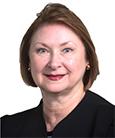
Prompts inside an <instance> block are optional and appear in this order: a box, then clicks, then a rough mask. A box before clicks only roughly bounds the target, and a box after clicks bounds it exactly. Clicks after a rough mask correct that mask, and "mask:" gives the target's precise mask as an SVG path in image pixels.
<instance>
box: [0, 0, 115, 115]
mask: <svg viewBox="0 0 115 138" xmlns="http://www.w3.org/2000/svg"><path fill="white" fill-rule="evenodd" d="M49 2H59V3H62V4H65V5H66V6H67V7H69V8H70V9H71V10H72V11H74V12H75V13H76V15H78V16H79V17H80V18H81V20H82V21H83V22H84V24H85V25H86V27H87V28H88V30H89V33H90V35H91V38H92V40H93V42H94V45H95V47H96V52H97V55H98V59H99V65H100V75H99V76H98V78H97V80H96V81H95V82H94V84H93V86H92V87H91V90H92V91H94V92H95V93H97V94H99V95H101V96H102V97H104V98H105V99H107V100H108V101H109V102H111V103H113V104H115V80H114V78H115V1H114V0H1V1H0V116H3V115H6V114H14V113H17V112H21V111H24V110H27V109H30V108H33V107H35V106H37V105H38V104H39V101H40V99H41V93H40V90H39V88H32V87H30V86H27V85H25V84H24V82H23V81H22V78H21V75H20V68H19V47H20V43H21V40H22V37H23V35H24V34H25V32H26V30H27V29H28V27H29V26H30V25H31V23H32V22H33V21H34V19H35V18H36V13H39V12H40V11H41V10H42V9H43V8H44V6H45V5H46V4H47V3H49Z"/></svg>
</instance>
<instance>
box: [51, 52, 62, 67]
mask: <svg viewBox="0 0 115 138" xmlns="http://www.w3.org/2000/svg"><path fill="white" fill-rule="evenodd" d="M61 66H62V64H61V57H60V55H59V54H58V53H53V54H52V55H51V56H50V59H49V62H48V67H49V68H50V69H52V70H56V69H58V68H60V67H61Z"/></svg>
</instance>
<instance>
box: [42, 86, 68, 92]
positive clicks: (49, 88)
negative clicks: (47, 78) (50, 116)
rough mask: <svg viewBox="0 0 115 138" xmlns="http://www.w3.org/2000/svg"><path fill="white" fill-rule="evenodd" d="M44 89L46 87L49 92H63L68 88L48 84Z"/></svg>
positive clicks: (45, 89)
mask: <svg viewBox="0 0 115 138" xmlns="http://www.w3.org/2000/svg"><path fill="white" fill-rule="evenodd" d="M43 89H44V91H47V92H49V93H61V92H63V91H65V90H66V88H65V87H62V86H52V87H51V86H50V87H49V86H48V87H45V88H43Z"/></svg>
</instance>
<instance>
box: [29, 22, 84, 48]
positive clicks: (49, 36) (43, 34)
mask: <svg viewBox="0 0 115 138" xmlns="http://www.w3.org/2000/svg"><path fill="white" fill-rule="evenodd" d="M37 42H42V43H46V44H49V45H50V44H58V45H61V44H62V43H66V42H72V43H77V45H83V43H82V41H81V40H80V38H79V36H78V35H77V34H75V33H74V31H73V30H72V29H71V28H69V27H68V26H66V25H64V24H45V25H43V26H41V27H39V28H38V29H37V30H36V32H35V33H34V35H33V36H32V39H31V44H35V43H37Z"/></svg>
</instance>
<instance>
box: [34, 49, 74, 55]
mask: <svg viewBox="0 0 115 138" xmlns="http://www.w3.org/2000/svg"><path fill="white" fill-rule="evenodd" d="M73 50H74V49H72V48H64V49H62V50H61V52H62V53H64V54H66V53H70V52H72V51H73ZM36 51H37V53H38V54H45V53H49V52H50V51H49V50H48V49H46V48H38V49H37V50H36Z"/></svg>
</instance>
